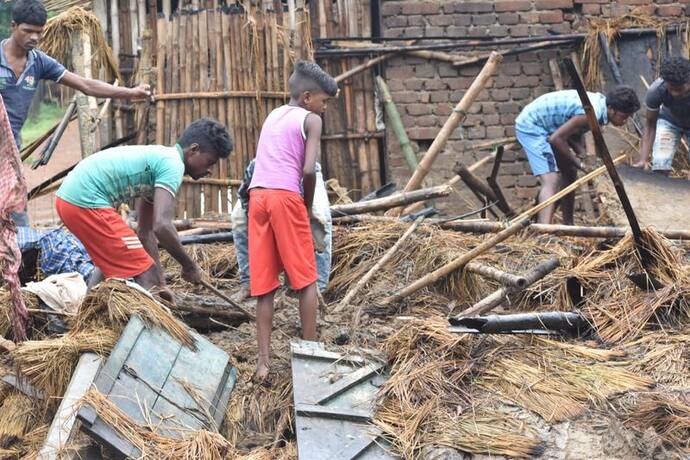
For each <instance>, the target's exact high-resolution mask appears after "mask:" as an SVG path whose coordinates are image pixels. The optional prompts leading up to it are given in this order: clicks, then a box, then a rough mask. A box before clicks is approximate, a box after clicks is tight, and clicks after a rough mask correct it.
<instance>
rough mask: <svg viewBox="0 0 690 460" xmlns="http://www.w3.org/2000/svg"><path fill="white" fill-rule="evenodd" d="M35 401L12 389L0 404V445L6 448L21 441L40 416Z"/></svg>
mask: <svg viewBox="0 0 690 460" xmlns="http://www.w3.org/2000/svg"><path fill="white" fill-rule="evenodd" d="M39 414H40V410H39V408H38V405H37V404H36V401H35V400H34V399H33V398H31V397H29V396H27V395H25V394H24V393H22V392H20V391H18V390H14V391H12V392H11V393H10V394H9V395H7V397H5V399H4V401H3V402H2V405H1V406H0V447H1V448H7V447H9V446H10V445H11V444H14V443H16V442H17V441H21V440H22V439H23V437H24V436H25V435H26V434H27V433H28V432H29V431H30V430H31V429H32V428H33V427H34V426H35V425H36V423H37V422H38V420H39V417H40V415H39Z"/></svg>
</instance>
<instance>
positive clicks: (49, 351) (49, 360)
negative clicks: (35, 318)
mask: <svg viewBox="0 0 690 460" xmlns="http://www.w3.org/2000/svg"><path fill="white" fill-rule="evenodd" d="M118 337H119V334H116V333H115V332H114V331H112V330H110V329H105V328H104V329H102V330H91V331H85V332H79V331H72V332H70V333H69V334H67V335H64V336H62V337H58V338H54V339H48V340H28V341H26V342H23V343H22V344H20V345H19V346H18V347H17V349H16V350H15V351H14V352H12V358H13V359H14V362H15V364H16V365H17V368H18V370H19V372H20V373H21V374H22V375H24V376H25V377H27V378H28V379H29V380H30V381H31V383H33V384H34V385H35V386H36V387H37V388H39V389H40V390H42V391H43V392H44V394H45V395H46V401H47V402H48V403H49V404H53V403H55V402H58V401H56V398H60V397H62V395H63V394H64V393H65V389H66V388H67V385H68V384H69V381H70V378H71V377H72V372H73V371H74V368H75V366H76V364H77V361H78V360H79V355H80V354H81V353H84V352H88V351H90V352H95V353H98V354H101V355H104V356H107V355H108V353H110V350H111V349H112V347H113V346H114V345H115V342H117V339H118Z"/></svg>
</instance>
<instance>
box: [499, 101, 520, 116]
mask: <svg viewBox="0 0 690 460" xmlns="http://www.w3.org/2000/svg"><path fill="white" fill-rule="evenodd" d="M498 113H516V114H517V113H520V106H519V105H518V104H516V103H515V102H502V103H500V104H498Z"/></svg>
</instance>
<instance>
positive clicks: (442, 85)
mask: <svg viewBox="0 0 690 460" xmlns="http://www.w3.org/2000/svg"><path fill="white" fill-rule="evenodd" d="M447 87H448V85H446V82H444V81H443V80H441V79H440V78H433V79H429V80H424V89H425V90H427V91H429V90H439V89H447Z"/></svg>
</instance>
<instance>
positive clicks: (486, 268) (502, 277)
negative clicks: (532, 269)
mask: <svg viewBox="0 0 690 460" xmlns="http://www.w3.org/2000/svg"><path fill="white" fill-rule="evenodd" d="M465 270H466V271H468V272H471V273H476V274H477V275H481V276H483V277H485V278H491V279H492V280H495V281H498V282H499V283H501V284H505V285H507V286H510V287H514V288H520V289H522V288H524V287H526V286H527V280H526V279H525V277H524V276H520V275H514V274H512V273H507V272H504V271H503V270H499V269H498V268H496V267H492V266H490V265H485V264H482V263H480V262H470V263H468V264H467V265H466V266H465Z"/></svg>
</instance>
